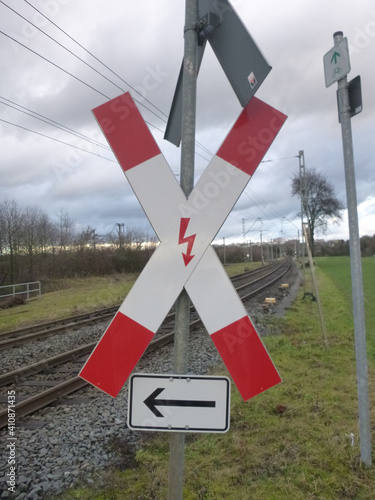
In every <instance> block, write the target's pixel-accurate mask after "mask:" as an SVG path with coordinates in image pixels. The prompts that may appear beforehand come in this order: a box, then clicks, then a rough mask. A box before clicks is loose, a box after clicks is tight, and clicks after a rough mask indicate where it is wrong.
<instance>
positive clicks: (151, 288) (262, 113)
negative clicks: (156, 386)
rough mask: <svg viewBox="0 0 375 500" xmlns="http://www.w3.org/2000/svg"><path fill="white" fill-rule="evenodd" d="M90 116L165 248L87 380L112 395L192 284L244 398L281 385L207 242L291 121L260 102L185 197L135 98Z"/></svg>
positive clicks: (104, 341)
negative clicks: (175, 304)
mask: <svg viewBox="0 0 375 500" xmlns="http://www.w3.org/2000/svg"><path fill="white" fill-rule="evenodd" d="M93 112H94V115H95V117H96V119H97V121H98V123H99V125H100V127H101V128H102V130H103V132H104V134H105V136H106V138H107V140H108V142H109V144H110V146H111V148H112V150H113V152H114V154H115V155H116V157H117V159H118V161H119V163H120V165H121V167H122V169H123V171H124V173H125V176H126V177H127V179H128V181H129V183H130V184H131V186H132V188H133V190H134V192H135V194H136V195H137V197H138V199H139V200H140V202H141V204H142V207H143V209H144V211H145V213H146V215H147V216H148V218H149V220H150V222H151V224H152V226H153V227H154V229H155V232H156V234H157V235H158V237H159V239H160V242H161V243H160V244H159V246H158V247H157V249H156V251H155V252H154V254H153V256H152V257H151V259H150V260H149V262H148V263H147V265H146V266H145V268H144V270H143V272H142V273H141V275H140V276H139V278H138V280H137V281H136V282H135V284H134V285H133V287H132V289H131V291H130V292H129V294H128V295H127V297H126V299H125V300H124V302H123V304H122V305H121V306H120V308H119V311H118V312H117V314H116V316H115V317H114V319H113V321H112V322H111V324H110V325H109V327H108V328H107V330H106V332H105V333H104V335H103V337H102V338H101V340H100V341H99V343H98V345H97V346H96V348H95V349H94V351H93V353H92V354H91V356H90V358H89V359H88V361H87V362H86V364H85V366H84V367H83V369H82V371H81V373H80V376H81V377H82V378H84V379H85V380H87V381H88V382H90V383H92V384H93V385H95V386H97V387H98V388H100V389H102V390H103V391H105V392H107V393H108V394H110V395H112V396H114V397H115V396H116V395H117V394H118V392H119V391H120V389H121V387H122V386H123V384H124V383H125V381H126V379H127V378H128V377H129V375H130V373H131V371H132V370H133V369H134V367H135V365H136V363H137V362H138V360H139V359H140V357H141V356H142V354H143V352H144V351H145V349H146V348H147V346H148V344H149V343H150V341H151V339H152V338H153V336H154V334H155V333H156V331H157V330H158V328H159V326H160V325H161V323H162V322H163V320H164V318H165V316H166V315H167V313H168V312H169V310H170V308H171V307H172V305H173V303H174V302H175V300H176V298H177V297H178V295H179V294H180V292H181V290H182V289H183V288H184V287H185V289H186V291H187V293H188V294H189V296H190V298H191V300H192V301H193V303H194V305H195V307H196V309H197V311H198V313H199V315H200V317H201V319H202V321H203V323H204V325H205V327H206V329H207V331H208V333H209V334H210V335H211V338H212V340H213V342H214V343H215V345H216V347H217V349H218V351H219V353H220V355H221V356H222V358H223V360H224V362H225V364H226V366H227V368H228V370H229V372H230V373H231V376H232V378H233V380H234V382H235V384H236V386H237V388H238V389H239V391H240V393H241V395H242V397H243V399H245V400H246V399H249V398H251V397H253V396H255V395H256V394H259V393H260V392H262V391H264V390H266V389H268V388H270V387H272V386H273V385H275V384H277V383H279V382H280V381H281V379H280V377H279V374H278V373H277V370H276V368H275V367H274V365H273V363H272V360H271V359H270V357H269V355H268V353H267V351H266V349H265V347H264V345H263V343H262V342H261V340H260V338H259V336H258V334H257V333H256V330H255V328H254V326H253V325H252V323H251V321H250V318H249V317H248V315H247V312H246V310H245V308H244V306H243V304H242V302H241V301H240V299H239V297H238V295H237V293H236V292H235V290H234V289H233V286H232V285H231V283H230V280H229V278H228V277H227V276H226V273H225V271H224V269H223V268H222V266H221V263H220V262H219V260H218V258H217V256H216V254H215V251H214V250H213V248H212V247H211V245H210V243H211V241H212V240H213V239H214V237H215V235H216V234H217V232H218V231H219V229H220V227H221V225H222V224H223V222H224V220H225V219H226V217H227V216H228V214H229V212H230V210H231V209H232V207H233V205H234V204H235V203H236V201H237V199H238V197H239V196H240V194H241V193H242V191H243V189H244V188H245V187H246V185H247V183H248V181H249V180H250V178H251V176H252V175H253V173H254V172H255V170H256V168H257V166H258V165H259V163H260V161H261V160H262V158H263V156H264V155H265V153H266V151H267V150H268V148H269V146H270V145H271V143H272V142H273V140H274V138H275V137H276V135H277V133H278V132H279V130H280V128H281V127H282V125H283V123H284V121H285V119H286V116H285V115H283V114H282V113H280V112H279V111H277V110H276V109H274V108H272V107H271V106H269V105H267V104H265V103H264V102H262V101H260V100H259V99H257V98H255V97H254V98H253V99H252V100H251V101H250V103H249V104H248V105H247V106H246V108H245V109H244V110H243V111H242V113H241V114H240V116H239V118H238V120H237V122H236V123H235V125H234V127H233V128H232V130H231V131H230V132H229V134H228V136H227V138H226V139H225V140H224V142H223V144H222V146H221V147H220V149H219V151H218V152H217V154H216V155H215V156H214V157H213V159H212V160H211V162H210V163H209V165H208V167H207V168H206V170H205V171H204V173H203V174H202V176H201V178H200V180H199V182H198V183H197V185H196V186H195V188H194V190H193V191H192V193H191V194H190V196H189V198H188V199H186V196H185V194H184V193H183V191H182V190H181V188H180V186H179V185H178V183H177V181H176V179H175V177H174V175H173V172H172V171H171V169H170V167H169V166H168V164H167V163H166V161H165V159H164V157H163V155H162V154H161V152H160V150H159V147H158V145H157V144H156V142H155V140H154V139H153V137H152V135H151V133H150V131H149V130H148V128H147V126H146V124H145V122H144V120H143V118H142V116H141V115H140V113H139V111H138V109H137V107H136V106H135V103H134V101H133V99H132V98H131V96H130V94H129V93H126V94H123V95H122V96H119V97H117V98H115V99H113V100H112V101H109V102H107V103H105V104H103V105H101V106H99V107H98V108H96V109H95V110H94V111H93ZM161 283H162V284H163V293H160V291H161ZM212 285H217V286H212ZM211 286H212V288H211ZM219 290H220V293H219Z"/></svg>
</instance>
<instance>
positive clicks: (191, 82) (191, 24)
mask: <svg viewBox="0 0 375 500" xmlns="http://www.w3.org/2000/svg"><path fill="white" fill-rule="evenodd" d="M184 38H185V41H184V64H183V86H182V128H181V131H182V134H181V170H180V184H181V188H182V190H183V191H184V193H185V195H186V196H189V194H190V193H191V191H192V190H193V187H194V156H195V117H196V86H197V72H198V69H197V64H198V63H197V61H198V57H197V50H198V0H186V2H185V27H184ZM175 308H176V316H175V318H176V319H175V338H174V371H175V373H177V374H184V373H187V369H188V361H189V354H188V343H189V311H190V299H189V296H188V294H187V293H186V291H185V290H183V291H182V292H181V294H180V296H179V297H178V299H177V301H176V304H175ZM184 452H185V433H183V432H176V433H172V434H171V439H170V457H169V489H168V500H182V494H183V475H184Z"/></svg>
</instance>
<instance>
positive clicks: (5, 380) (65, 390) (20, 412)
mask: <svg viewBox="0 0 375 500" xmlns="http://www.w3.org/2000/svg"><path fill="white" fill-rule="evenodd" d="M291 262H292V261H291V259H289V261H288V262H287V265H285V262H284V263H283V264H282V265H281V266H279V267H277V268H276V269H275V270H274V271H273V272H272V273H268V274H267V275H266V276H263V279H264V278H265V277H268V276H269V275H270V274H273V273H274V272H275V271H277V270H279V269H280V268H281V267H283V265H285V269H283V271H282V272H281V273H279V274H278V275H277V276H276V277H275V278H274V279H272V280H271V281H269V282H267V283H266V284H264V285H263V286H261V287H259V288H257V289H256V290H254V291H252V292H250V293H248V294H246V295H244V296H242V297H241V300H242V301H244V300H246V299H248V298H250V297H253V296H254V295H256V294H258V293H260V292H261V291H262V290H264V289H265V288H267V287H269V286H270V285H272V284H273V283H275V282H276V281H278V280H279V279H280V278H282V277H283V276H284V275H285V273H286V272H287V271H288V270H289V269H290V266H291ZM258 281H259V278H258V279H256V280H254V281H252V282H251V283H255V282H258ZM251 283H249V284H247V285H242V286H241V287H239V288H240V289H242V288H244V287H248V286H250V285H251ZM168 316H169V317H170V316H172V315H171V314H170V315H168ZM200 324H201V320H200V319H199V318H198V319H195V320H194V321H192V322H191V323H190V328H194V327H197V326H198V325H200ZM173 338H174V332H173V331H171V332H169V333H166V334H164V335H160V336H158V337H156V338H154V339H153V340H152V342H151V343H150V345H149V347H148V348H147V350H146V354H149V353H150V352H152V351H155V350H156V349H158V348H160V347H162V346H164V345H166V344H168V343H170V342H171V341H172V340H173ZM96 344H97V342H93V343H91V344H87V345H85V346H82V347H79V348H77V349H74V350H73V351H69V352H67V353H64V354H62V355H58V356H54V357H53V358H49V359H47V360H44V361H41V362H39V363H35V364H34V365H30V366H29V367H25V368H20V369H18V370H15V371H14V372H10V373H8V374H5V375H2V376H1V377H0V386H1V385H8V384H10V383H12V382H14V381H16V380H17V379H19V378H21V377H24V376H28V375H31V374H35V373H38V372H40V371H43V370H44V369H45V368H46V367H48V368H49V367H51V366H56V365H58V364H61V363H63V362H66V361H69V360H70V359H72V357H81V356H83V355H85V354H88V353H90V352H91V351H92V349H93V348H94V347H95V345H96ZM12 377H13V378H12ZM86 385H89V384H88V382H86V381H85V380H83V379H81V378H80V377H78V376H75V377H73V378H71V379H69V380H67V381H65V382H62V383H57V385H56V386H55V387H52V388H50V389H47V390H45V391H43V392H41V393H40V394H38V395H35V396H32V397H30V398H27V399H25V400H23V401H21V402H19V403H17V404H16V405H15V406H14V411H15V415H16V418H17V420H18V419H19V418H20V417H25V416H28V415H30V414H32V413H35V412H36V411H38V410H40V409H42V408H44V407H45V406H48V405H49V404H51V403H52V402H53V401H56V400H58V399H60V398H61V397H63V396H66V395H69V394H71V393H72V392H75V391H77V390H79V389H81V388H83V387H85V386H86ZM7 425H8V410H7V409H6V410H3V411H1V412H0V429H2V428H4V427H6V426H7Z"/></svg>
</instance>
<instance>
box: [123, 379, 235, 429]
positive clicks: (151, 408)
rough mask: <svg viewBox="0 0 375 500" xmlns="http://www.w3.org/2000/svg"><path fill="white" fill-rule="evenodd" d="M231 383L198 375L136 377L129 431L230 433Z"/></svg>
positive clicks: (131, 387)
mask: <svg viewBox="0 0 375 500" xmlns="http://www.w3.org/2000/svg"><path fill="white" fill-rule="evenodd" d="M229 412H230V380H229V379H228V378H227V377H205V376H195V375H151V374H141V373H139V374H133V375H131V377H130V381H129V397H128V427H129V428H130V429H133V430H147V431H172V432H227V431H228V430H229V425H230V418H229Z"/></svg>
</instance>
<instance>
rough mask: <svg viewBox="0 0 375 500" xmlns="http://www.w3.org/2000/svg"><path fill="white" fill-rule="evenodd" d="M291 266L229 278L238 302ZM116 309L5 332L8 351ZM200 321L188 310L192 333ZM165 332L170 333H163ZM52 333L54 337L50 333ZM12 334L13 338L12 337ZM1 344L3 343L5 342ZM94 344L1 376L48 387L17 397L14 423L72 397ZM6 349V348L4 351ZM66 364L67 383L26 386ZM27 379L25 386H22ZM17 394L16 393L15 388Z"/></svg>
mask: <svg viewBox="0 0 375 500" xmlns="http://www.w3.org/2000/svg"><path fill="white" fill-rule="evenodd" d="M291 265H292V260H291V259H287V260H285V261H283V262H281V263H276V264H272V265H269V266H265V267H262V268H259V269H257V270H255V271H250V272H246V273H243V274H240V275H237V276H233V277H232V278H231V280H232V282H233V284H234V286H235V287H236V290H237V291H238V293H239V295H240V297H241V300H242V301H246V300H248V299H249V298H251V297H254V296H255V295H257V294H259V293H261V292H263V291H264V290H266V289H267V288H268V287H269V286H271V285H272V284H274V283H276V282H277V281H279V280H280V279H281V278H282V277H283V276H284V275H285V274H286V273H287V271H288V270H289V269H290V266H291ZM116 310H117V307H113V308H109V309H102V310H100V311H97V312H96V313H97V314H95V313H90V314H89V315H79V316H74V317H72V318H66V319H65V320H62V321H61V322H53V324H43V325H39V328H42V329H41V331H40V332H39V333H40V336H38V331H37V326H33V327H32V329H33V331H32V332H30V330H29V329H23V330H17V331H14V332H7V335H8V340H7V341H8V342H9V344H8V348H9V347H11V346H14V345H16V344H14V343H13V342H14V341H16V340H17V345H19V344H22V343H25V342H29V341H31V340H36V339H40V338H45V337H46V336H48V335H56V334H60V333H62V332H63V331H66V330H67V329H69V328H78V327H80V326H82V325H87V324H90V323H92V322H97V321H103V320H105V319H107V318H111V317H112V316H113V315H114V313H115V311H116ZM173 323H174V313H171V314H169V315H168V316H167V318H166V321H165V323H163V325H162V326H161V327H160V329H159V331H158V333H157V335H156V336H155V338H154V339H153V341H152V342H151V344H150V346H149V347H148V349H147V351H146V354H149V353H150V352H152V351H154V350H156V349H158V348H160V347H161V346H164V345H166V344H167V343H169V342H172V341H173V337H174V331H173V329H172V324H173ZM200 324H201V321H200V319H199V317H198V315H197V313H196V312H195V310H194V308H193V307H192V310H191V321H190V329H194V328H195V327H197V326H199V325H200ZM166 330H169V331H168V332H167V333H166ZM50 332H53V333H50ZM12 334H13V335H12ZM7 341H5V340H3V341H2V342H7ZM96 344H97V341H95V342H92V343H89V344H86V345H84V346H81V347H78V348H76V349H74V350H71V351H68V352H65V353H63V354H61V355H57V356H53V357H51V358H48V359H45V360H43V361H40V362H37V363H34V364H32V365H29V366H26V367H22V368H19V369H17V370H14V371H12V372H8V373H5V374H3V375H0V386H11V387H13V386H15V387H17V386H19V385H20V384H25V385H26V386H29V387H30V386H34V387H37V388H40V387H45V386H51V387H49V388H48V389H45V390H43V391H42V392H39V393H37V394H34V395H32V396H30V397H27V396H26V397H25V396H24V397H22V396H18V398H19V400H18V402H17V403H16V406H15V412H16V415H17V419H19V418H21V417H25V416H28V415H30V414H32V413H34V412H36V411H37V410H39V409H41V408H44V407H45V406H48V405H50V404H51V403H52V402H55V401H56V400H59V399H60V398H62V397H63V396H66V395H68V394H71V393H73V392H75V391H77V390H79V389H81V388H83V387H85V386H86V385H88V383H87V382H85V381H84V380H83V379H81V378H80V377H78V376H77V374H78V372H79V370H80V368H81V367H82V366H83V363H84V361H85V360H86V359H87V356H88V355H89V354H90V353H91V352H92V350H93V349H94V347H95V345H96ZM3 349H5V347H3ZM65 363H71V364H73V366H72V367H70V368H68V369H66V371H65V373H64V376H65V377H66V376H67V374H69V375H70V378H68V379H67V380H63V381H61V380H58V381H56V380H50V379H48V380H45V379H42V380H36V381H34V382H28V381H27V380H28V377H31V376H34V375H36V374H41V373H43V372H47V373H48V372H51V370H52V371H53V370H54V369H56V367H57V366H60V365H63V364H65ZM25 379H26V382H25ZM16 392H17V394H19V392H20V391H18V388H17V391H16ZM16 401H17V400H16ZM7 423H8V413H7V410H4V411H0V429H1V428H3V427H5V426H6V425H7Z"/></svg>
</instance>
